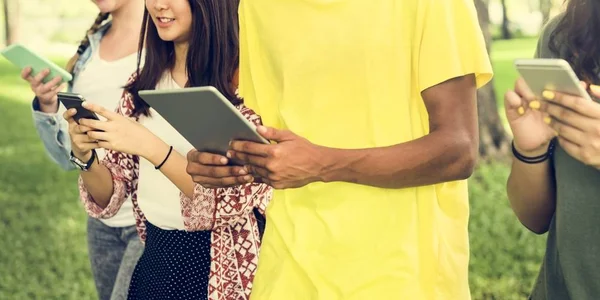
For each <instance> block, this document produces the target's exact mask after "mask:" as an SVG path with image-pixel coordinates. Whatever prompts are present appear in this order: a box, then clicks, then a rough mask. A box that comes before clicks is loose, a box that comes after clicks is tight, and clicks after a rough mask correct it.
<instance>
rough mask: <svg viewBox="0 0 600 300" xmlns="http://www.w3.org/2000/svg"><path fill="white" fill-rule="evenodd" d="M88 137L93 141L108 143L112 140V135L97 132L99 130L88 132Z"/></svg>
mask: <svg viewBox="0 0 600 300" xmlns="http://www.w3.org/2000/svg"><path fill="white" fill-rule="evenodd" d="M86 135H87V136H88V137H89V138H90V140H92V141H103V142H107V141H109V139H110V135H109V134H108V133H106V132H102V131H97V130H89V131H86Z"/></svg>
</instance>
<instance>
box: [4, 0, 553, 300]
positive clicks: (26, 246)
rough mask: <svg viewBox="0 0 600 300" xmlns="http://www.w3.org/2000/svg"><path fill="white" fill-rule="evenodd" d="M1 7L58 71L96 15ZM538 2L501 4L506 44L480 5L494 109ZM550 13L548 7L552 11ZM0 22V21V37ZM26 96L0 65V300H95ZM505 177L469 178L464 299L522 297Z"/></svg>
mask: <svg viewBox="0 0 600 300" xmlns="http://www.w3.org/2000/svg"><path fill="white" fill-rule="evenodd" d="M3 1H14V2H18V6H19V7H18V12H15V13H18V22H17V24H18V29H17V33H18V35H17V36H18V38H17V41H18V42H20V43H23V44H25V45H27V46H29V47H31V48H33V49H35V50H36V51H38V52H40V53H43V54H45V55H47V56H48V57H50V58H52V59H53V60H54V61H56V62H57V63H59V65H64V64H65V62H66V60H67V59H68V58H69V57H70V55H71V54H72V53H73V52H74V51H75V49H76V46H77V42H78V41H79V40H80V39H81V38H82V37H83V34H84V32H85V30H86V29H87V28H88V27H89V25H90V24H91V23H92V21H93V19H94V17H95V14H96V13H97V12H96V9H95V6H94V5H93V3H92V2H91V1H73V0H16V1H15V0H0V3H2V4H3ZM539 1H542V0H535V1H524V0H513V1H510V0H507V1H505V2H506V3H505V4H506V6H507V7H508V8H510V9H509V10H507V11H508V12H509V15H510V16H512V17H511V24H510V26H509V29H510V31H511V34H512V38H511V39H509V40H505V39H502V2H501V1H491V0H490V1H486V2H489V3H486V4H488V5H489V12H490V19H491V21H492V24H491V26H490V29H491V32H492V34H493V35H494V42H493V47H492V52H491V57H492V62H493V66H494V69H495V87H496V94H497V99H498V106H499V107H500V108H501V106H502V105H501V102H502V101H501V99H502V95H503V93H504V92H505V91H506V90H507V89H509V88H510V87H511V86H512V84H513V82H514V80H515V79H516V76H517V73H516V71H515V70H514V68H513V66H512V61H513V59H515V58H522V57H531V55H532V54H533V51H534V49H535V44H536V38H537V34H538V32H539V30H540V26H541V23H542V16H541V13H540V12H539V9H538V7H539V5H540V3H538V2H539ZM9 4H10V2H9ZM13 5H14V3H13ZM558 9H559V6H558V5H557V4H556V3H553V10H552V13H553V14H555V13H556V12H557V11H558ZM4 18H5V14H4V13H3V14H0V32H5V30H4V23H5V22H4ZM0 40H2V41H4V39H0ZM32 96H33V94H32V92H31V91H30V90H29V88H28V86H27V85H26V84H25V83H24V82H23V81H21V80H20V79H19V70H17V69H16V68H15V67H13V66H12V65H10V64H9V63H8V62H7V61H6V60H4V58H1V57H0V128H2V130H0V299H95V298H96V294H95V289H94V285H93V281H92V278H91V272H90V268H89V263H88V258H87V246H86V236H85V232H86V229H85V226H86V222H85V220H86V218H85V213H84V212H83V209H82V207H81V205H80V203H79V201H78V191H77V186H76V177H77V174H76V173H74V172H71V173H66V172H63V171H61V170H60V169H59V168H58V167H56V166H55V165H54V164H53V163H52V162H51V161H50V160H49V158H47V156H46V154H45V152H44V149H43V146H42V144H41V142H40V140H39V138H38V136H37V133H36V131H35V129H34V128H33V121H32V118H31V113H30V110H31V104H30V101H31V98H32ZM500 113H501V114H502V113H503V112H502V110H501V111H500ZM508 171H509V166H508V165H507V164H506V162H504V161H498V162H493V161H492V162H486V163H482V164H480V166H479V167H478V169H477V171H476V173H475V175H474V176H473V177H472V178H471V179H470V202H471V220H470V226H469V229H470V237H471V253H472V254H471V262H470V285H471V291H472V298H473V299H477V300H479V299H508V300H510V299H526V297H527V295H528V293H529V291H530V289H531V286H532V284H533V281H534V280H535V277H536V276H537V271H538V268H539V264H540V262H541V259H542V256H543V253H544V249H545V236H537V235H535V234H532V233H530V232H528V231H527V230H526V229H525V228H524V227H523V226H521V225H520V224H519V222H518V221H517V219H516V218H515V216H514V214H513V213H512V211H511V209H510V207H509V204H508V200H507V199H506V192H505V183H506V178H507V176H508Z"/></svg>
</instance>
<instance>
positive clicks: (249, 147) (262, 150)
mask: <svg viewBox="0 0 600 300" xmlns="http://www.w3.org/2000/svg"><path fill="white" fill-rule="evenodd" d="M269 147H271V145H265V144H259V143H255V142H247V141H233V142H231V145H230V146H229V148H230V149H231V150H234V151H236V152H242V153H246V154H252V155H258V156H263V157H267V156H269V152H268V151H269Z"/></svg>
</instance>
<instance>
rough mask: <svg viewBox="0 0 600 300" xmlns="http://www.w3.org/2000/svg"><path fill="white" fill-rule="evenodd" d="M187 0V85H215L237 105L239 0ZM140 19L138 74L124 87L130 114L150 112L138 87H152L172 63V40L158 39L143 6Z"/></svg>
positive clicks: (173, 56) (147, 88)
mask: <svg viewBox="0 0 600 300" xmlns="http://www.w3.org/2000/svg"><path fill="white" fill-rule="evenodd" d="M189 2H190V7H191V11H192V28H191V32H190V38H189V48H188V54H187V58H186V72H187V78H188V81H187V83H186V87H196V86H206V85H211V86H214V87H215V88H217V89H218V90H219V91H220V92H221V93H222V94H223V95H224V96H225V97H226V98H227V99H229V101H231V103H232V104H234V105H237V104H239V103H240V102H241V100H240V99H239V98H238V97H237V96H236V94H235V89H236V87H235V86H234V84H232V82H233V79H234V76H235V73H236V70H237V68H238V65H239V26H238V15H237V8H238V4H239V0H189ZM143 22H144V23H143V25H142V31H141V37H140V45H139V50H138V65H137V71H136V72H137V74H136V75H137V78H136V79H135V80H134V81H133V82H132V83H130V84H129V85H127V86H126V87H125V89H126V90H127V91H128V92H129V93H131V95H132V96H133V104H134V106H135V108H134V110H133V116H140V115H142V114H143V115H144V116H149V115H150V110H149V108H150V107H149V106H148V104H147V103H146V102H145V101H144V100H142V99H141V98H140V97H139V95H138V91H141V90H152V89H154V88H155V87H156V85H157V84H158V82H159V81H160V78H161V77H162V76H163V74H164V72H165V71H167V70H170V69H171V68H173V66H174V64H175V49H174V44H173V42H166V41H163V40H161V38H160V36H159V35H158V31H157V29H156V25H155V24H154V22H153V21H152V18H151V17H150V14H149V12H148V9H145V10H144V21H143ZM142 50H144V51H145V52H146V53H145V60H144V66H143V67H142V68H140V62H141V59H142Z"/></svg>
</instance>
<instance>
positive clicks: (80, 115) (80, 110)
mask: <svg viewBox="0 0 600 300" xmlns="http://www.w3.org/2000/svg"><path fill="white" fill-rule="evenodd" d="M58 101H60V102H61V103H62V104H63V105H64V106H65V107H66V108H67V109H71V108H75V109H76V110H77V113H76V114H75V116H73V119H74V120H75V122H77V123H79V119H93V120H100V119H99V118H98V116H97V115H96V114H95V113H94V112H91V111H89V110H87V109H85V108H84V107H83V106H81V103H83V102H84V101H85V99H84V98H83V96H81V95H79V94H74V93H58Z"/></svg>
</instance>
